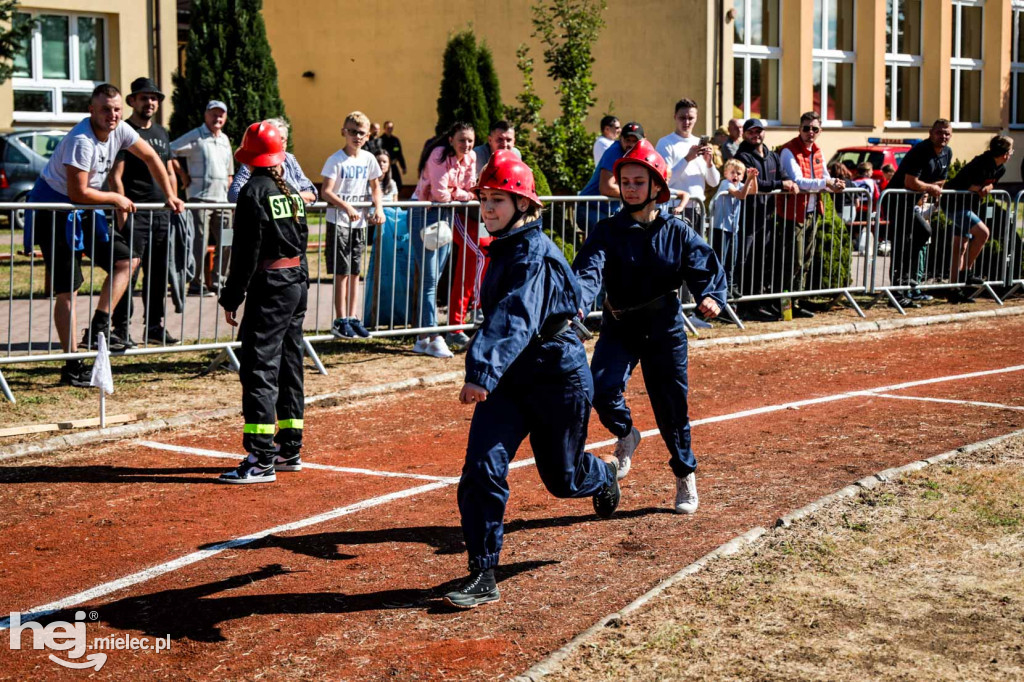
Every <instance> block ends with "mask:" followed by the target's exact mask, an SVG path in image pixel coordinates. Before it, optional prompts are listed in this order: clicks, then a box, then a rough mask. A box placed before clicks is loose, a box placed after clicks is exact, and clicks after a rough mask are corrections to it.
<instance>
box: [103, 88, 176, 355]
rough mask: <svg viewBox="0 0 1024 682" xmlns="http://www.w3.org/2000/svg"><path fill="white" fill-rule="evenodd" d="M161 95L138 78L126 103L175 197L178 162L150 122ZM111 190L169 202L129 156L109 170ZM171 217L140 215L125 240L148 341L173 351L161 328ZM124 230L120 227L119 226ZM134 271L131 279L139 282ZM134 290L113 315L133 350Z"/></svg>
mask: <svg viewBox="0 0 1024 682" xmlns="http://www.w3.org/2000/svg"><path fill="white" fill-rule="evenodd" d="M163 100H164V94H163V93H162V92H160V89H159V88H158V87H157V85H156V83H154V82H153V81H152V80H151V79H149V78H145V77H143V78H136V79H135V80H134V81H132V91H131V93H129V95H128V97H127V98H125V101H127V102H128V106H130V107H131V108H132V115H131V117H130V118H129V119H128V120H127V123H128V125H130V126H131V127H132V128H134V129H135V130H136V132H138V133H139V137H141V138H142V139H143V140H145V141H146V142H148V143H149V145H150V146H151V147H152V148H153V150H154V151H155V152H156V153H157V155H158V156H159V157H160V160H161V161H162V162H163V163H164V165H165V166H166V167H167V175H168V176H169V177H170V180H171V187H172V189H174V191H175V194H177V190H178V183H177V176H176V175H175V165H176V164H177V161H175V160H174V157H173V156H172V155H171V139H170V136H169V135H168V134H167V130H166V129H165V128H164V127H163V126H162V125H160V124H159V123H157V122H155V121H154V120H153V117H154V116H155V115H156V112H157V111H158V110H159V109H160V103H161V102H163ZM110 188H111V189H112V190H113V191H115V192H117V193H118V194H123V195H124V196H126V197H128V198H129V199H131V200H132V201H134V202H137V203H158V204H162V203H164V202H165V201H166V200H167V197H164V193H163V191H162V190H161V189H160V186H159V185H158V184H156V182H155V181H154V180H153V176H152V175H151V174H150V172H149V169H148V168H146V164H144V163H142V162H141V161H140V160H139V159H137V158H135V157H134V156H132V155H131V154H125V153H124V152H121V153H120V154H118V155H117V158H116V159H115V161H114V166H113V168H112V169H111V170H110ZM170 220H171V217H170V214H169V213H168V212H167V211H162V210H161V211H146V210H140V211H138V212H137V213H135V215H134V220H133V222H132V226H131V235H130V236H129V235H125V237H126V239H129V241H130V242H131V243H132V245H133V249H132V250H133V251H134V253H136V254H139V255H140V257H141V259H142V263H141V267H142V269H143V270H145V276H144V277H143V279H142V301H143V305H144V308H143V310H144V312H143V320H144V321H145V324H146V341H147V342H148V343H154V344H161V345H162V344H166V345H173V344H176V343H178V339H176V338H174V337H173V336H171V335H170V334H169V333H168V332H167V329H166V327H165V326H164V314H165V307H166V306H165V302H166V294H167V278H168V273H167V268H168V263H167V258H168V254H167V252H168V248H167V234H168V228H169V227H170ZM119 227H120V228H121V229H125V228H124V226H119ZM138 272H139V271H138V269H136V271H135V277H136V278H137V277H138ZM134 290H135V285H134V280H133V284H132V286H131V288H130V289H129V295H127V296H125V297H123V298H122V299H121V301H120V302H119V303H118V304H117V307H116V308H115V309H114V314H113V316H112V317H111V322H112V323H113V329H114V333H115V334H117V335H118V336H120V337H121V338H122V339H124V340H126V342H128V343H129V345H134V344H133V343H132V342H131V340H130V339H129V336H128V327H129V324H130V321H131V320H130V317H131V313H132V300H131V299H132V296H131V292H132V291H134Z"/></svg>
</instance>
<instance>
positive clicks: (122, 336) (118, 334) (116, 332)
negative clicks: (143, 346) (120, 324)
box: [110, 329, 139, 350]
mask: <svg viewBox="0 0 1024 682" xmlns="http://www.w3.org/2000/svg"><path fill="white" fill-rule="evenodd" d="M114 339H119V340H120V341H121V343H123V344H124V348H125V349H128V348H135V346H137V345H139V344H137V343H135V342H134V341H132V336H131V334H130V333H129V332H128V330H127V329H112V330H111V331H110V343H111V344H113V343H114ZM110 350H114V349H113V348H111V349H110Z"/></svg>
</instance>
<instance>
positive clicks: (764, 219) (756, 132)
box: [735, 118, 799, 322]
mask: <svg viewBox="0 0 1024 682" xmlns="http://www.w3.org/2000/svg"><path fill="white" fill-rule="evenodd" d="M764 129H765V123H764V121H762V120H761V119H759V118H751V119H748V120H747V121H746V123H744V124H743V142H742V143H741V144H740V146H739V150H738V151H737V152H736V157H735V158H736V159H738V160H740V161H742V162H743V165H744V166H746V167H747V168H754V169H756V170H757V188H758V194H755V195H752V196H748V197H747V198H746V199H744V200H743V212H742V215H743V222H742V226H743V240H742V241H741V242H740V244H741V245H742V246H740V247H739V248H738V249H737V250H738V252H739V256H740V263H739V264H738V268H739V272H740V273H741V279H740V290H741V291H742V293H743V294H744V295H757V294H764V293H771V290H770V285H771V282H772V267H771V266H772V255H771V252H770V251H769V248H770V244H771V239H772V233H771V230H770V225H769V221H770V223H771V227H774V223H775V221H776V215H775V201H776V197H775V195H772V194H768V193H769V192H774V191H776V190H781V191H783V192H793V193H795V192H798V191H799V189H797V186H796V184H795V183H794V182H793V181H792V180H787V179H786V178H785V177H783V175H782V161H781V160H780V159H779V155H778V154H776V153H775V152H774V151H772V149H771V148H770V147H768V145H766V144H765V143H764ZM740 313H741V314H742V316H743V317H744V318H745V319H748V320H754V321H758V322H771V321H773V320H777V319H779V316H780V314H779V312H778V311H777V310H774V309H771V308H769V307H768V306H765V305H764V304H762V303H760V302H755V303H751V304H747V305H742V306H740Z"/></svg>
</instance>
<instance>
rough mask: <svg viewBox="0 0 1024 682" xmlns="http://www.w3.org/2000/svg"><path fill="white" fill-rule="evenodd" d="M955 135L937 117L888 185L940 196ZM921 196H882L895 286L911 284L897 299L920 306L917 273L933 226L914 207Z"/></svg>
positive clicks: (935, 196)
mask: <svg viewBox="0 0 1024 682" xmlns="http://www.w3.org/2000/svg"><path fill="white" fill-rule="evenodd" d="M952 137H953V126H952V124H951V123H950V122H949V121H948V120H947V119H944V118H940V119H937V120H936V121H935V122H934V123H933V124H932V127H931V130H930V131H929V133H928V139H927V140H924V141H922V142H918V143H917V144H916V145H914V146H913V147H912V148H911V150H910V151H908V152H907V154H906V156H904V157H903V160H902V161H900V165H899V168H897V169H896V174H895V175H893V176H892V180H890V181H889V184H888V186H887V187H886V189H891V190H898V189H907V190H910V191H911V192H918V193H922V194H924V195H927V196H929V197H931V198H933V199H935V200H937V199H938V198H939V197H940V196H941V195H942V188H943V185H945V184H946V177H947V176H948V175H949V166H950V163H951V162H952V160H953V150H952V149H950V148H949V141H950V139H951V138H952ZM919 198H922V197H921V196H920V195H906V194H899V193H897V194H891V195H887V196H886V197H884V198H883V200H882V201H883V204H884V205H883V206H882V208H881V211H882V214H883V215H884V216H885V218H886V221H887V223H888V225H887V227H888V234H889V239H890V240H891V241H892V245H893V246H892V282H893V284H894V285H896V286H901V287H909V288H910V289H909V291H906V292H905V293H903V292H901V293H900V294H899V295H898V296H897V297H896V302H897V303H899V304H900V306H902V307H904V308H906V307H908V306H909V307H918V304H917V303H916V300H921V299H923V297H925V296H927V294H925V293H924V292H922V291H920V290H919V289H918V288H917V286H918V281H917V280H916V279H915V277H918V276H919V274H918V273H919V271H920V270H921V265H920V261H921V259H922V257H923V252H924V249H925V246H926V245H927V243H928V240H929V239H931V236H932V227H931V224H930V223H929V222H928V220H927V219H926V218H925V215H924V213H922V212H920V211H916V210H915V208H916V207H917V201H918V199H919ZM928 298H931V297H930V296H928Z"/></svg>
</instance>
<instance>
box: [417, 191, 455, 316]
mask: <svg viewBox="0 0 1024 682" xmlns="http://www.w3.org/2000/svg"><path fill="white" fill-rule="evenodd" d="M450 214H451V210H450V209H449V210H445V209H439V208H429V209H423V208H410V209H409V233H410V234H411V235H412V257H413V260H414V261H415V262H416V268H417V269H418V270H419V272H418V273H417V274H416V283H417V284H418V285H419V291H420V295H419V304H418V305H417V306H416V308H417V310H419V315H418V320H417V322H418V326H420V327H436V326H437V281H438V280H439V279H441V273H442V272H444V266H445V264H446V263H447V262H448V253H449V252H450V251H451V248H452V246H451V244H445V245H444V246H442V247H441V248H439V249H438V250H437V251H431V250H430V249H427V248H425V247H424V246H423V238H422V237H421V236H420V231H421V230H422V229H423V228H424V226H426V225H431V224H433V223H436V222H437V221H438V220H446V221H448V222H449V224H450V223H451V215H450Z"/></svg>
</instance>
